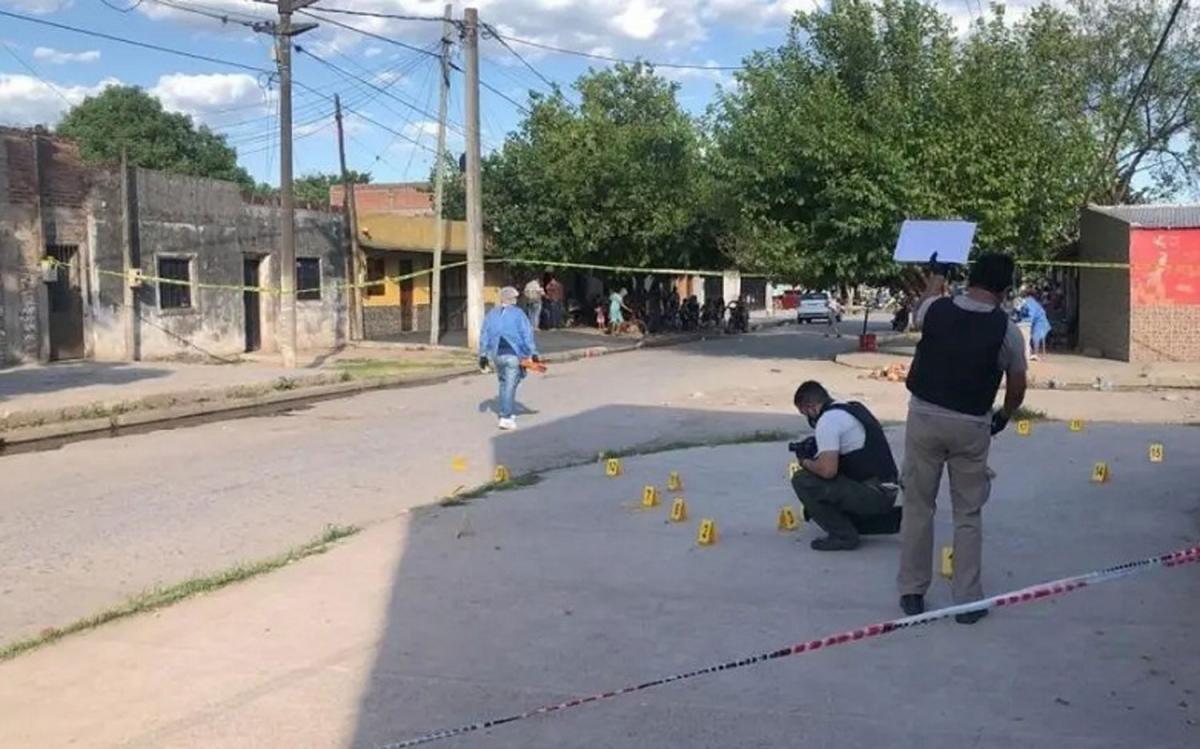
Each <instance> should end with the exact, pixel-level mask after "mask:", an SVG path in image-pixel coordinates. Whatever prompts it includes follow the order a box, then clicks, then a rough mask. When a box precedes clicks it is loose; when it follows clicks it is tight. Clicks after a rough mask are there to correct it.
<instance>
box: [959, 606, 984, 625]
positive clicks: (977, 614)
mask: <svg viewBox="0 0 1200 749" xmlns="http://www.w3.org/2000/svg"><path fill="white" fill-rule="evenodd" d="M987 615H988V610H987V609H980V610H979V611H968V612H967V613H965V614H955V615H954V621H956V622H958V623H959V624H974V623H975V622H977V621H979V620H980V619H982V618H983V617H985V616H987Z"/></svg>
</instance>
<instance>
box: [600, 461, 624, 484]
mask: <svg viewBox="0 0 1200 749" xmlns="http://www.w3.org/2000/svg"><path fill="white" fill-rule="evenodd" d="M604 475H605V476H608V477H609V478H610V479H611V478H616V477H617V476H620V475H621V460H620V458H609V459H608V460H606V461H604Z"/></svg>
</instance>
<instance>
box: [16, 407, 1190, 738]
mask: <svg viewBox="0 0 1200 749" xmlns="http://www.w3.org/2000/svg"><path fill="white" fill-rule="evenodd" d="M891 436H892V438H893V440H894V441H895V442H897V443H899V442H900V440H901V438H902V435H901V434H900V433H899V431H893V432H892V434H891ZM498 439H500V438H498ZM1150 441H1162V442H1164V443H1165V444H1166V448H1167V462H1166V463H1163V464H1151V463H1149V462H1148V461H1147V459H1146V445H1147V443H1148V442H1150ZM497 454H499V453H497ZM788 457H789V456H788V454H787V453H786V451H785V450H784V448H783V445H782V444H764V445H747V446H739V447H723V448H702V449H695V450H688V451H682V452H673V453H663V454H658V455H653V456H646V457H642V458H630V459H627V460H626V461H625V465H624V468H625V471H624V475H623V476H622V477H620V478H619V479H615V480H614V479H607V478H605V477H604V476H603V471H602V467H601V466H600V465H599V464H596V463H592V464H589V465H586V466H583V467H579V468H575V469H569V470H564V471H556V472H552V473H549V474H547V475H546V476H545V477H544V480H543V481H542V482H541V483H539V484H537V485H536V486H532V487H527V488H524V489H519V490H514V491H509V492H503V493H498V494H494V495H492V496H489V497H486V498H483V499H480V500H476V501H473V502H471V503H469V504H467V505H465V506H461V507H447V508H434V509H431V510H425V511H418V512H416V513H409V514H405V515H403V516H401V517H399V518H397V519H394V520H391V521H388V522H386V523H382V524H379V525H377V526H375V527H374V528H372V529H370V530H368V531H366V532H364V533H363V534H362V535H361V536H358V537H355V538H352V539H350V540H348V541H346V542H344V543H343V544H341V545H340V546H339V547H338V548H336V549H334V550H332V551H330V552H329V553H327V554H325V555H322V556H319V557H314V558H311V559H309V560H305V561H303V562H299V563H296V564H294V565H291V566H289V567H287V568H285V569H283V570H281V571H280V572H278V573H275V574H272V575H270V576H267V577H263V578H259V579H256V580H253V581H250V582H247V583H244V584H241V585H236V586H233V587H230V588H226V589H224V590H222V591H219V592H216V593H214V594H211V595H206V596H203V597H200V598H197V599H193V600H191V601H188V602H185V603H183V604H180V605H178V606H175V607H173V608H171V609H167V610H163V611H161V612H158V613H155V614H153V615H148V616H141V617H136V618H132V619H128V620H125V621H122V622H118V623H115V624H112V625H109V626H105V627H101V628H99V629H97V630H95V631H93V632H91V633H88V634H84V635H80V636H77V637H74V638H70V639H68V640H64V641H62V642H60V643H58V644H56V645H53V646H50V647H47V648H45V649H42V650H39V651H36V652H33V653H31V654H28V655H26V656H22V657H19V658H17V659H16V660H13V661H10V662H8V663H3V664H0V715H2V716H6V719H4V720H0V746H6V747H9V746H11V747H39V748H41V747H59V746H71V745H83V746H88V747H89V748H90V749H104V748H106V747H124V748H126V749H136V748H138V747H147V748H150V747H155V748H157V747H173V748H175V749H187V748H188V747H197V748H198V747H205V748H206V749H213V748H220V747H231V748H232V747H239V748H240V747H257V748H259V749H275V748H278V749H283V748H284V747H286V748H287V749H293V748H295V747H303V748H307V747H354V748H355V749H371V748H372V747H377V746H380V745H382V744H383V743H386V742H389V741H398V740H402V739H406V738H409V737H412V736H415V735H420V734H423V733H425V732H427V731H430V730H436V729H440V728H444V727H452V726H458V725H462V724H464V723H469V722H472V721H475V720H478V719H486V718H490V717H496V716H503V715H510V714H512V713H514V712H520V711H523V710H526V709H529V708H533V707H536V706H538V705H542V704H548V703H555V702H559V701H561V700H564V699H568V698H570V697H577V696H585V695H589V694H593V693H596V692H599V691H604V690H608V689H615V688H618V687H621V686H624V685H627V684H637V683H641V682H643V681H645V680H648V679H651V678H655V677H659V676H666V675H670V674H675V673H679V672H682V671H688V670H691V669H694V668H699V667H702V666H705V665H708V664H712V663H717V662H723V661H727V660H731V659H735V658H740V657H743V656H747V655H752V654H757V653H762V652H764V651H767V650H771V649H774V648H777V647H781V646H785V645H788V644H791V643H795V642H798V641H801V640H807V639H810V638H813V637H817V636H822V635H827V634H830V633H834V632H839V631H842V630H845V629H847V628H853V627H858V626H863V625H866V624H870V623H874V622H877V621H881V620H886V619H891V618H894V617H896V616H898V611H897V607H896V595H895V591H894V575H895V564H896V557H897V541H896V539H895V538H894V537H886V538H873V539H870V540H869V541H868V543H867V544H865V545H864V546H863V547H862V548H861V549H860V550H858V551H856V552H853V553H841V554H820V553H817V552H813V551H811V550H810V549H809V548H808V546H807V542H808V540H809V539H810V538H812V537H813V536H814V535H815V532H814V529H812V528H803V529H801V530H800V531H798V532H796V533H791V534H784V533H779V532H778V531H776V529H775V514H776V512H777V510H778V508H779V507H780V506H782V505H784V504H788V503H791V502H794V500H793V498H792V496H791V491H790V487H789V486H788V483H787V481H786V479H785V475H786V474H785V466H786V463H787V460H788ZM1098 459H1104V460H1107V461H1108V462H1109V463H1110V465H1111V466H1112V467H1113V479H1112V481H1111V482H1110V483H1108V484H1103V485H1095V484H1091V483H1089V481H1088V476H1089V474H1090V469H1091V464H1092V462H1093V461H1094V460H1098ZM991 463H992V466H993V468H995V469H996V471H997V472H998V477H997V479H996V481H995V486H994V491H993V501H992V503H991V504H989V506H988V508H987V510H986V512H985V516H986V528H987V535H986V547H985V548H986V550H985V554H986V556H985V574H984V584H985V587H986V589H987V591H988V592H989V593H999V592H1002V591H1005V590H1010V589H1013V588H1017V587H1020V586H1024V585H1029V584H1033V583H1036V582H1040V581H1044V580H1047V579H1052V578H1057V577H1060V576H1065V575H1070V574H1075V573H1080V572H1085V571H1089V570H1092V569H1096V568H1100V567H1104V566H1108V565H1111V564H1114V563H1118V562H1122V561H1126V560H1131V559H1138V558H1142V557H1145V556H1149V555H1153V554H1158V553H1162V552H1167V551H1172V550H1175V549H1177V548H1180V547H1185V546H1190V545H1194V544H1196V543H1197V542H1200V527H1198V526H1197V525H1196V519H1195V511H1196V506H1195V499H1194V497H1195V493H1194V491H1193V486H1192V483H1193V482H1192V477H1193V476H1194V474H1195V467H1196V466H1197V465H1198V464H1200V441H1197V440H1195V439H1194V432H1193V430H1191V429H1189V428H1186V427H1129V426H1098V425H1097V426H1093V425H1089V426H1088V428H1087V429H1086V430H1085V431H1084V432H1083V433H1070V432H1068V431H1067V428H1066V425H1064V424H1055V425H1038V426H1037V427H1035V430H1034V432H1033V434H1032V435H1031V436H1030V437H1028V438H1019V437H1016V436H1015V435H1009V434H1006V435H1004V436H1002V437H1001V438H999V439H998V440H997V442H996V445H995V450H994V453H993V459H992V461H991ZM671 470H676V471H679V472H681V474H682V476H683V480H684V482H685V488H684V494H686V496H687V499H688V502H689V510H690V516H691V517H690V518H689V520H688V522H686V523H682V524H677V525H676V524H670V523H668V522H666V520H667V512H668V508H669V504H670V495H667V497H666V502H665V503H664V505H663V506H660V507H658V508H656V509H652V510H643V509H641V508H640V507H639V498H640V496H641V489H642V486H643V485H644V484H650V483H653V484H657V485H659V486H660V487H661V486H662V485H663V483H664V481H665V478H666V475H667V472H668V471H671ZM942 500H943V503H944V504H943V510H942V511H941V517H940V518H939V524H938V528H937V533H938V541H937V542H938V544H939V545H940V544H942V543H947V542H948V539H949V533H950V520H949V517H948V512H947V510H946V509H944V507H945V504H948V502H946V500H947V498H946V497H945V496H943V497H942ZM704 517H711V518H713V519H715V520H716V521H717V523H718V528H719V541H718V543H717V545H716V546H714V547H711V548H700V547H698V546H696V544H695V536H696V526H697V523H698V521H699V519H700V518H704ZM929 602H930V604H931V605H932V606H941V605H945V604H947V603H948V590H947V585H946V583H945V581H943V580H941V579H938V580H937V581H936V582H935V585H934V588H933V590H931V592H930V596H929ZM1198 615H1200V568H1198V567H1197V566H1196V565H1190V566H1185V567H1181V568H1179V569H1174V570H1161V571H1156V572H1151V573H1147V574H1144V575H1141V576H1137V577H1133V578H1130V579H1127V580H1121V581H1116V582H1112V583H1106V584H1104V585H1100V586H1096V587H1089V588H1086V589H1084V590H1082V591H1079V592H1077V593H1073V594H1070V595H1068V596H1065V597H1062V598H1056V599H1054V601H1053V602H1043V603H1034V604H1029V605H1022V606H1016V607H1013V608H1012V609H1004V610H999V611H996V612H994V613H993V614H992V616H991V617H989V618H988V619H985V620H984V621H983V622H981V623H980V624H978V625H975V626H973V627H963V626H959V625H956V624H954V623H953V622H939V623H936V624H932V625H929V626H927V627H923V628H919V629H915V630H911V631H909V630H905V631H900V632H897V633H894V634H890V635H888V636H886V637H883V638H879V639H874V640H870V641H867V642H862V643H852V644H849V645H846V646H844V647H841V648H836V649H833V650H830V651H828V652H824V651H822V652H815V653H810V654H805V655H802V656H798V657H793V658H786V659H782V660H779V661H774V662H770V663H764V664H757V665H753V666H750V667H747V668H743V669H739V670H735V671H730V672H728V673H721V674H712V675H708V676H704V677H701V678H697V679H694V680H689V681H686V682H682V683H679V684H673V685H667V686H664V687H661V688H656V689H652V690H648V691H644V692H639V693H637V694H629V695H624V696H621V697H617V698H615V699H613V700H609V701H604V702H599V703H596V704H590V705H584V706H582V707H579V708H574V709H571V710H567V711H564V712H562V713H558V714H554V715H550V716H544V717H539V718H533V719H529V720H524V721H520V722H517V723H513V724H510V725H505V726H499V727H496V728H493V729H490V730H488V731H486V732H480V733H477V734H471V735H468V736H463V737H459V738H457V739H450V740H445V741H441V742H439V743H436V744H432V746H444V747H447V748H451V747H456V748H459V749H461V748H463V747H488V748H489V749H510V748H511V749H536V748H539V747H546V748H547V749H549V748H551V747H553V748H554V749H558V748H559V747H599V746H603V747H613V748H624V747H629V748H630V749H632V748H634V747H688V748H689V749H693V748H700V747H713V748H714V749H717V748H722V749H724V748H726V747H734V746H737V747H751V746H754V747H782V746H803V747H837V748H838V749H878V748H879V747H882V746H899V747H911V748H912V749H917V748H920V749H961V747H965V746H971V747H985V748H988V749H991V748H995V749H1000V747H1013V746H1021V747H1039V748H1040V747H1047V748H1049V747H1055V748H1056V749H1099V748H1100V747H1130V746H1147V747H1150V746H1153V747H1155V748H1156V749H1185V748H1188V749H1190V748H1191V747H1194V746H1195V745H1196V744H1195V740H1196V736H1197V735H1200V733H1198V732H1200V728H1198V723H1200V669H1198V668H1197V667H1196V665H1197V663H1200V644H1198V643H1197V640H1196V638H1195V636H1194V622H1195V620H1196V617H1197V616H1198Z"/></svg>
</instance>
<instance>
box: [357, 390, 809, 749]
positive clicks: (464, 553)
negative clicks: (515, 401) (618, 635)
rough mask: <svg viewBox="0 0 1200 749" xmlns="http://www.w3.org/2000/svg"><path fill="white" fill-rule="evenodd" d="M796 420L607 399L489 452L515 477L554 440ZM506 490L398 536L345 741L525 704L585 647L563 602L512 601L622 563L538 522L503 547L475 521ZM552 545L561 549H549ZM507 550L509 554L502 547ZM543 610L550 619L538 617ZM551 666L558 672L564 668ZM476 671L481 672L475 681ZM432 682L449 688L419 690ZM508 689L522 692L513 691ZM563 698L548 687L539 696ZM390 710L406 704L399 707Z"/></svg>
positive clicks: (699, 431)
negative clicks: (450, 523) (370, 661)
mask: <svg viewBox="0 0 1200 749" xmlns="http://www.w3.org/2000/svg"><path fill="white" fill-rule="evenodd" d="M801 424H802V422H801V421H800V420H798V419H797V418H796V417H794V416H792V417H790V418H789V417H785V416H774V415H762V414H739V413H728V412H712V411H699V410H689V409H675V408H655V407H636V406H610V407H604V408H599V409H595V410H592V411H587V412H584V413H582V414H579V415H576V416H572V417H569V418H565V419H560V420H558V421H552V422H549V423H546V424H539V425H535V426H531V427H529V428H526V429H521V430H518V431H516V432H511V433H503V434H498V435H497V436H496V437H495V438H494V439H493V441H492V447H493V458H494V463H495V464H497V465H500V464H503V465H506V466H507V467H508V468H509V470H510V471H511V473H512V475H514V476H517V475H521V474H525V473H529V472H532V471H540V470H545V469H547V468H549V467H551V466H550V465H549V464H548V461H550V460H551V459H553V460H556V461H559V462H561V461H562V460H563V459H564V458H563V452H562V446H563V445H564V444H568V443H569V444H570V445H571V446H572V450H571V452H570V455H571V456H574V457H575V458H576V459H577V460H580V461H585V460H589V459H591V460H595V459H596V456H597V453H598V452H599V451H601V450H613V449H615V448H620V447H628V446H630V445H636V446H637V447H638V448H640V449H643V450H645V449H650V448H653V447H656V446H657V447H663V446H669V445H672V444H674V443H678V442H683V441H688V442H700V441H705V440H714V441H716V440H718V439H721V438H725V439H729V438H734V437H738V436H743V435H752V434H755V433H759V434H763V435H767V434H773V433H775V432H781V431H782V430H787V429H798V428H799V427H800V426H801ZM614 431H617V432H619V433H623V438H621V439H619V440H614V438H613V437H611V436H606V435H612V434H613V432H614ZM781 439H782V438H781ZM778 449H779V452H780V457H779V460H780V463H781V465H786V462H787V460H788V459H789V456H788V454H787V453H786V450H785V449H784V447H783V446H782V445H779V446H778ZM551 456H555V457H554V458H551ZM566 459H567V460H569V459H570V457H568V458H566ZM594 468H595V472H596V475H597V476H602V473H603V466H602V465H601V464H600V463H599V462H598V461H597V462H596V463H595V465H594ZM580 470H585V471H586V470H589V468H586V467H585V468H583V469H580ZM548 476H560V474H554V473H551V474H548ZM663 478H664V479H665V477H663ZM620 483H621V484H626V486H624V489H626V490H629V491H634V492H635V493H640V491H641V487H640V484H638V479H637V477H636V476H631V477H629V478H628V479H625V480H622V481H621V482H620ZM616 484H617V482H614V484H613V488H616ZM779 485H780V486H784V487H786V482H784V481H782V480H781V481H780V482H779ZM630 487H633V488H632V489H631V488H630ZM788 491H790V489H789V490H788ZM506 496H515V495H506V493H505V492H497V493H494V494H492V495H490V496H488V497H485V498H483V499H479V500H474V501H473V502H472V503H470V504H467V505H466V506H464V507H453V508H436V509H431V510H430V511H428V512H427V513H423V514H422V515H420V516H418V517H415V518H414V519H413V521H412V523H411V525H410V528H409V532H408V535H407V538H405V539H403V540H402V541H401V542H402V543H403V544H404V546H405V548H404V553H403V555H402V557H401V561H400V563H399V565H398V568H397V570H396V573H395V576H394V585H393V590H392V594H391V601H390V604H389V606H388V609H387V611H386V613H385V621H386V624H385V634H384V639H383V641H382V642H381V643H380V645H379V648H378V651H377V654H376V657H375V662H374V666H373V668H372V669H371V672H370V676H369V680H368V682H367V684H366V685H365V687H364V689H363V692H362V695H363V696H362V699H361V707H360V709H359V712H358V719H357V725H356V729H355V738H354V741H353V743H352V746H353V747H355V748H356V749H358V748H362V749H370V748H372V747H376V746H381V745H383V744H385V743H387V742H389V741H397V740H400V739H403V738H407V737H410V736H412V735H414V734H417V733H420V732H422V731H424V730H428V729H436V728H438V727H441V726H442V725H443V724H453V723H457V722H461V721H462V720H464V719H466V718H471V717H479V716H485V715H488V714H491V713H494V712H495V711H496V710H501V711H503V710H508V709H516V708H519V707H524V706H528V704H529V702H530V700H531V699H533V700H535V701H536V700H537V699H541V697H536V696H534V695H532V694H530V693H529V692H528V691H526V690H527V689H528V688H529V687H532V686H533V685H535V684H540V685H545V686H546V687H547V688H550V685H553V684H554V683H555V679H556V678H558V677H557V676H556V675H555V673H554V664H555V663H556V662H557V661H559V660H560V659H570V658H571V657H572V656H571V654H570V653H571V651H573V650H577V649H580V648H586V647H588V646H589V644H588V642H586V641H584V640H575V639H574V637H575V633H577V632H578V630H575V629H572V628H571V627H570V626H569V625H570V623H571V620H570V618H569V614H568V615H564V613H563V609H562V608H555V609H553V611H542V612H533V611H529V612H524V611H523V608H522V606H521V604H520V603H519V601H518V599H519V597H520V591H521V590H522V589H523V588H525V587H527V586H536V587H538V588H539V590H540V591H541V592H540V593H539V594H538V595H539V597H544V596H546V595H549V596H550V597H551V598H554V597H555V593H554V591H553V590H552V589H547V588H545V587H543V586H546V585H550V586H551V588H552V587H553V586H554V585H558V584H560V583H559V582H554V583H551V582H548V581H547V580H546V579H545V577H544V574H546V573H549V574H551V576H552V577H554V578H557V579H559V580H560V581H561V580H562V579H563V578H564V577H571V576H574V575H580V576H582V578H587V577H589V575H588V572H587V569H588V568H589V567H591V566H593V565H597V564H600V565H619V564H622V560H621V559H620V558H619V557H617V556H610V555H604V556H596V555H595V554H593V551H594V549H593V548H592V547H593V544H594V542H595V539H593V540H592V541H590V542H588V543H587V544H585V545H584V547H577V546H575V545H574V544H573V543H572V542H571V540H570V539H571V536H572V535H573V534H572V531H569V530H568V531H567V532H566V533H563V534H560V533H555V532H553V531H552V530H548V529H546V528H544V527H542V528H534V527H532V526H529V527H525V526H522V527H523V528H524V530H522V531H518V532H516V533H505V534H504V537H503V542H502V543H501V541H500V537H499V536H494V537H493V532H492V531H491V530H489V529H488V528H483V527H478V526H477V525H476V523H482V524H483V525H485V526H491V523H490V522H489V521H487V520H484V519H482V518H481V519H480V520H478V521H475V520H473V519H472V518H473V517H475V514H476V513H478V512H486V511H491V510H490V509H485V508H492V509H497V510H499V509H503V506H502V504H501V503H503V502H504V501H505V498H506ZM634 499H636V497H635V498H634ZM669 501H670V500H668V503H669ZM596 509H597V510H599V508H596ZM450 513H460V514H461V516H462V518H463V519H462V520H461V522H459V521H457V520H456V521H454V522H456V523H458V524H457V525H455V528H457V530H456V531H455V533H454V535H451V536H450V537H447V535H448V534H446V533H444V532H442V531H444V530H445V528H444V526H445V523H446V521H447V517H448V515H447V514H450ZM438 514H442V517H441V520H438V521H435V522H436V524H438V525H441V526H443V527H442V528H440V529H438V530H433V526H430V525H425V522H426V521H427V520H432V517H433V516H436V515H438ZM509 517H510V518H512V517H513V516H512V515H510V516H509ZM518 522H519V521H518ZM544 522H552V521H546V520H544V519H543V520H542V521H539V525H541V524H543V523H544ZM473 526H474V527H473ZM455 536H461V538H456V537H455ZM459 542H461V543H459ZM556 546H557V548H559V549H560V550H561V553H547V550H548V549H550V548H552V547H556ZM518 547H519V548H518ZM585 547H586V548H585ZM505 550H509V552H508V553H503V552H505ZM530 564H532V565H533V566H532V567H529V566H528V565H530ZM472 570H476V571H478V573H479V574H478V575H475V574H474V573H472ZM630 572H631V573H634V572H635V571H634V570H630ZM487 581H491V582H487ZM493 586H499V587H498V588H497V587H493ZM493 597H499V598H501V599H503V600H504V601H505V602H504V603H503V604H502V605H497V606H494V607H493V606H491V605H490V604H488V603H487V602H486V600H485V599H491V598H493ZM564 605H568V604H564ZM571 605H573V604H571ZM525 613H528V614H529V616H530V617H531V618H529V619H527V618H526V617H525V616H524V615H523V614H525ZM614 613H615V612H614ZM543 615H544V616H547V617H549V618H548V619H544V620H543V619H542V618H541V617H542V616H543ZM581 624H582V622H581ZM588 626H589V627H590V626H591V625H590V624H589V625H588ZM531 641H533V642H534V644H533V645H532V646H531V645H530V643H531ZM593 644H594V643H593ZM531 647H532V650H533V651H535V652H537V653H538V654H539V655H538V656H537V657H538V658H539V660H538V661H537V662H534V663H530V662H525V663H517V662H515V661H514V660H513V659H514V657H515V656H516V654H517V652H518V651H524V652H525V653H528V651H529V650H530V649H531ZM558 668H559V673H560V674H561V673H562V670H561V669H562V667H561V665H560V666H559V667H558ZM480 674H488V676H487V677H485V678H483V679H482V680H479V679H477V677H478V675H480ZM429 678H433V679H434V680H435V681H437V682H438V683H440V684H441V685H442V686H444V687H445V689H441V688H437V689H429V688H427V679H429ZM489 684H490V686H489ZM513 690H517V691H518V692H523V694H516V695H514V694H513ZM566 693H567V692H566V691H563V690H562V689H559V690H554V689H552V688H551V689H550V691H549V692H546V693H545V694H546V696H547V697H549V695H550V694H553V695H557V696H563V695H565V694H566ZM397 705H401V706H403V708H402V709H400V710H397V709H396V706H397ZM418 716H419V717H418ZM481 739H482V737H478V736H477V737H475V738H474V741H468V743H465V744H463V743H457V742H455V741H449V742H444V744H443V745H444V746H446V747H452V746H467V745H471V746H474V745H476V743H475V742H478V741H479V740H481ZM501 745H503V746H512V744H507V743H502V744H501ZM547 746H550V744H547Z"/></svg>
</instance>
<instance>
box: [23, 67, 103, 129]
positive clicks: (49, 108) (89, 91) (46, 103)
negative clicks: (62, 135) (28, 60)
mask: <svg viewBox="0 0 1200 749" xmlns="http://www.w3.org/2000/svg"><path fill="white" fill-rule="evenodd" d="M120 83H121V82H120V81H119V80H117V79H115V78H105V79H104V80H102V81H100V82H99V83H97V84H96V85H94V86H71V85H59V86H55V87H51V86H50V85H49V84H47V83H43V82H42V81H40V80H38V79H37V78H34V77H32V76H28V75H12V74H8V73H0V125H14V126H17V127H27V126H29V125H54V124H56V123H57V122H58V121H59V119H60V118H62V116H63V114H64V113H65V112H66V111H67V109H68V108H69V107H70V106H73V105H75V104H78V103H79V102H81V101H83V100H84V99H85V98H87V97H88V96H94V95H95V94H98V93H100V92H101V91H103V90H104V89H106V88H108V87H109V86H116V85H120ZM56 89H57V90H56ZM60 94H61V95H60ZM64 99H65V101H64Z"/></svg>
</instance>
